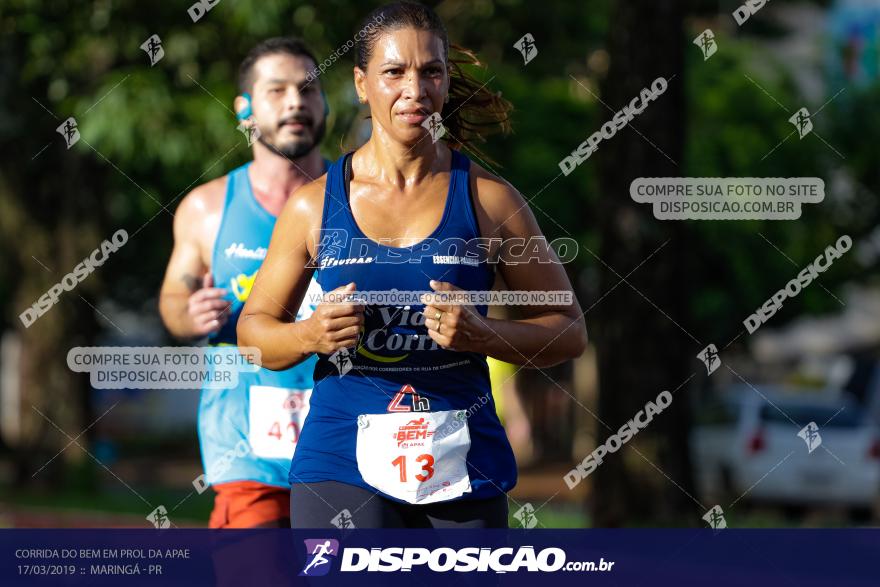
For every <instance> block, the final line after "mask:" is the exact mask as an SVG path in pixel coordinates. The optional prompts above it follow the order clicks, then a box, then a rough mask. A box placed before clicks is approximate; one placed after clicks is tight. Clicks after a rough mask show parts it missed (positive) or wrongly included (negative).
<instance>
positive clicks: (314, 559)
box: [300, 538, 614, 577]
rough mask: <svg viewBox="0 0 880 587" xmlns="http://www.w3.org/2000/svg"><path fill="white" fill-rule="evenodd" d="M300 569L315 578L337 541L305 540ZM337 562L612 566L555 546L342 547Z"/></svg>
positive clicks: (493, 568)
mask: <svg viewBox="0 0 880 587" xmlns="http://www.w3.org/2000/svg"><path fill="white" fill-rule="evenodd" d="M305 543H306V553H307V560H306V565H305V567H303V570H302V572H301V573H300V576H308V577H317V576H320V575H326V574H327V573H328V572H329V570H330V567H331V559H330V558H329V557H336V556H337V554H339V543H338V542H337V541H336V540H331V539H323V538H322V539H317V540H314V539H312V540H306V541H305ZM341 554H342V556H341V558H340V564H339V571H340V572H343V573H345V572H380V573H383V572H384V573H391V572H410V571H412V570H413V567H419V566H424V567H427V568H428V569H429V570H431V571H434V572H438V573H444V572H448V571H457V572H474V571H475V572H494V573H515V572H517V571H528V572H545V573H552V572H555V571H560V570H562V571H610V570H611V568H612V567H613V565H614V562H612V561H606V560H605V559H604V558H603V559H601V560H600V561H599V562H598V563H597V562H595V561H586V562H580V561H571V562H567V561H566V553H565V551H564V550H563V549H561V548H543V549H541V550H540V551H536V550H535V547H533V546H520V547H517V548H511V547H501V548H487V547H464V548H450V547H440V548H421V547H398V546H391V547H385V548H378V547H373V548H360V547H346V548H344V549H343V551H342V553H341Z"/></svg>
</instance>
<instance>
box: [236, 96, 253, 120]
mask: <svg viewBox="0 0 880 587" xmlns="http://www.w3.org/2000/svg"><path fill="white" fill-rule="evenodd" d="M241 97H242V98H244V99H245V101H246V102H247V106H245V107H244V108H243V109H242V110H241V112H239V113H238V114H236V115H235V117H236V118H237V119H238V120H245V119H246V118H250V117H251V116H252V115H253V113H254V111H253V110H252V109H251V95H250V94H248V93H247V92H242V94H241Z"/></svg>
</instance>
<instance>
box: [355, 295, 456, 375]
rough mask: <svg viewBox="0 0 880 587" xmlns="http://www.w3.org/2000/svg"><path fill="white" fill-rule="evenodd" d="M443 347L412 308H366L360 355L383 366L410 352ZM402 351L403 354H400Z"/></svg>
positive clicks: (358, 349)
mask: <svg viewBox="0 0 880 587" xmlns="http://www.w3.org/2000/svg"><path fill="white" fill-rule="evenodd" d="M439 348H440V345H438V344H437V342H436V341H435V340H434V339H432V338H431V337H430V336H429V335H428V334H427V330H426V329H425V317H424V315H423V314H422V313H421V312H420V311H418V310H413V309H412V308H410V306H403V307H400V306H366V307H365V308H364V326H363V328H362V330H361V342H360V344H359V345H358V347H357V352H358V354H359V355H361V356H363V357H366V358H368V359H370V360H373V361H378V362H380V363H396V362H398V361H402V360H404V359H405V358H407V357H408V356H409V354H410V351H436V350H438V349H439ZM401 351H403V354H401Z"/></svg>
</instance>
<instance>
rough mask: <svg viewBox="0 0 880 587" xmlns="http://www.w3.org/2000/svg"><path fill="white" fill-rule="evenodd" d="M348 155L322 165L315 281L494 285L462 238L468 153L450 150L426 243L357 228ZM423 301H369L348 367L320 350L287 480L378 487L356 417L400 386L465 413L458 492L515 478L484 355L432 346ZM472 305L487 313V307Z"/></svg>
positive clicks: (374, 285) (479, 493)
mask: <svg viewBox="0 0 880 587" xmlns="http://www.w3.org/2000/svg"><path fill="white" fill-rule="evenodd" d="M350 157H351V154H348V155H346V156H344V157H342V158H340V159H339V160H338V161H336V162H335V163H334V164H333V165H332V166H331V167H330V169H329V170H328V172H327V185H326V190H325V194H324V211H323V219H322V225H321V229H322V232H321V239H320V243H319V245H318V250H317V251H316V259H317V265H318V269H317V270H316V278H317V280H318V283H319V284H320V286H321V289H322V290H323V291H331V290H333V289H335V288H337V287H340V286H343V285H345V284H347V283H349V282H351V281H354V282H355V284H356V286H357V290H358V291H362V292H367V291H379V290H381V291H388V290H392V289H395V288H396V289H397V290H411V291H431V288H430V286H429V284H428V282H429V281H430V280H432V279H434V280H437V281H448V282H450V283H452V284H454V285H455V286H457V287H459V288H461V289H464V290H471V291H474V290H490V289H492V284H493V283H494V268H493V266H492V265H491V264H488V263H485V262H474V259H476V258H479V257H480V256H482V258H483V259H485V252H484V251H482V250H480V249H479V247H476V246H475V243H473V242H468V241H471V240H472V239H477V238H478V237H480V231H479V226H478V224H477V219H476V214H475V212H474V208H473V203H472V201H471V195H470V182H469V170H470V160H469V159H468V158H467V157H465V156H464V155H462V154H460V153H459V152H457V151H454V150H453V151H452V169H451V174H450V182H449V190H448V193H447V196H446V205H445V208H444V211H443V216H442V218H441V220H440V224H439V225H438V226H437V228H436V229H435V230H434V232H433V233H431V235H430V236H429V237H428V238H426V239H425V240H424V241H421V242H420V243H417V244H415V245H413V246H411V247H403V248H401V247H389V246H384V245H381V244H379V243H377V242H375V241H372V240H371V239H369V238H367V237H366V235H365V234H364V233H363V232H362V231H361V230H360V228H359V227H358V225H357V222H356V221H355V219H354V215H353V214H352V211H351V206H350V205H349V198H348V177H349V173H350ZM347 166H348V167H347ZM464 257H469V259H468V260H462V259H463V258H464ZM380 261H384V262H380ZM423 308H424V305H413V306H394V305H387V306H371V305H367V306H366V307H365V312H364V323H365V324H364V331H363V332H362V334H361V337H360V341H359V344H358V347H357V350H356V351H354V350H353V351H352V352H351V353H350V354H348V356H349V357H350V364H347V365H346V370H345V371H341V370H340V367H339V360H338V356H335V357H334V356H328V355H323V354H319V355H318V362H317V364H316V365H315V373H314V379H315V387H314V390H313V393H312V397H311V406H310V411H309V416H308V419H307V420H306V423H305V426H304V428H303V430H302V435H301V437H300V442H299V445H298V446H297V450H296V454H295V455H294V458H293V462H292V465H291V470H290V482H291V483H311V482H318V481H338V482H342V483H347V484H351V485H355V486H359V487H363V488H365V489H369V490H371V491H376V489H375V488H373V487H371V486H369V485H368V484H367V483H366V482H365V481H364V480H363V477H362V476H361V474H360V473H359V471H358V466H357V459H356V442H357V419H358V416H359V415H361V414H384V413H387V412H391V411H398V410H395V409H391V408H392V407H393V406H392V404H393V402H394V401H396V400H395V399H394V398H395V396H397V394H398V392H400V391H402V390H404V391H405V392H406V390H408V392H414V393H415V396H417V397H418V400H417V401H418V402H419V404H421V405H420V406H418V407H417V406H412V409H413V411H416V410H421V411H445V410H467V416H468V417H467V422H468V427H469V433H470V437H471V445H470V449H469V451H468V454H467V471H468V476H469V478H470V482H471V491H470V492H468V493H465V494H463V495H462V497H460V498H459V499H483V498H488V497H493V496H496V495H498V494H500V493H503V492H506V491H509V490H510V489H511V488H512V487H513V486H514V485H515V484H516V462H515V461H514V457H513V452H512V450H511V448H510V444H509V442H508V441H507V436H506V434H505V432H504V428H503V427H502V426H501V423H500V422H499V420H498V416H497V414H496V412H495V404H494V401H493V400H492V392H491V386H490V383H489V370H488V366H487V364H486V357H485V355H480V354H475V353H464V352H457V351H450V350H445V349H442V348H441V347H439V346H438V345H437V344H436V343H435V342H434V341H433V340H432V339H431V338H430V337H429V336H428V334H427V330H426V328H425V326H424V317H423V316H422V313H421V309H423ZM477 310H478V311H479V312H480V314H482V315H483V316H485V315H486V311H487V308H486V307H485V306H483V307H477ZM340 373H344V374H343V375H340ZM415 396H414V397H415ZM407 397H409V396H407ZM404 401H406V402H409V401H411V400H408V399H406V400H404ZM382 495H384V496H385V497H387V498H389V499H394V498H393V497H391V496H388V495H385V494H382ZM396 501H400V500H396Z"/></svg>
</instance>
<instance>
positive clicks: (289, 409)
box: [248, 385, 312, 460]
mask: <svg viewBox="0 0 880 587" xmlns="http://www.w3.org/2000/svg"><path fill="white" fill-rule="evenodd" d="M311 394H312V390H310V389H287V388H284V387H270V386H268V385H254V386H251V388H250V393H249V394H248V395H249V396H250V400H249V402H248V409H249V414H248V423H249V428H248V442H249V443H250V445H251V450H253V453H254V456H257V457H262V458H267V459H286V460H290V459H292V458H293V452H294V450H296V443H297V442H298V441H299V432H300V430H302V425H303V422H305V419H306V415H307V414H308V413H309V396H311Z"/></svg>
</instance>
